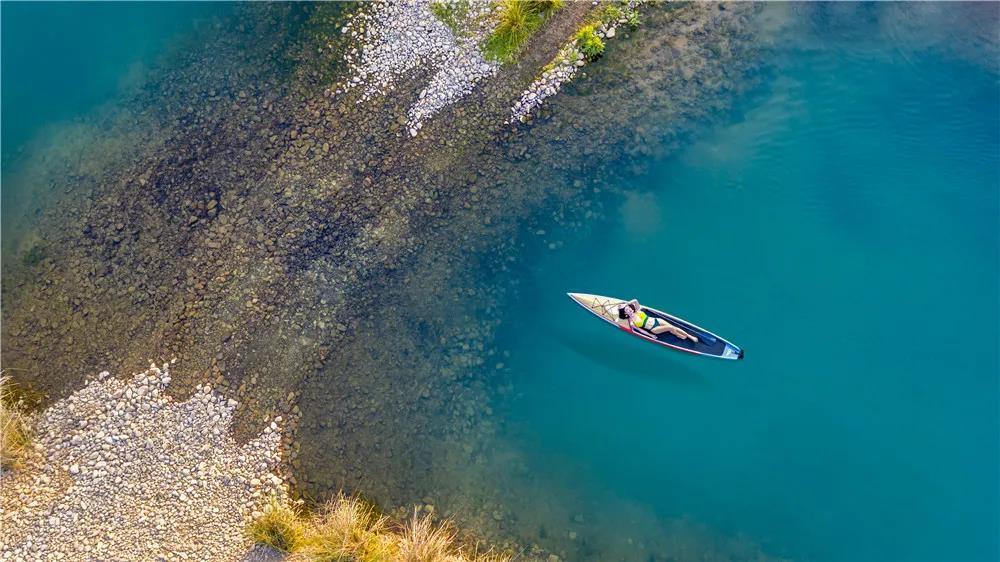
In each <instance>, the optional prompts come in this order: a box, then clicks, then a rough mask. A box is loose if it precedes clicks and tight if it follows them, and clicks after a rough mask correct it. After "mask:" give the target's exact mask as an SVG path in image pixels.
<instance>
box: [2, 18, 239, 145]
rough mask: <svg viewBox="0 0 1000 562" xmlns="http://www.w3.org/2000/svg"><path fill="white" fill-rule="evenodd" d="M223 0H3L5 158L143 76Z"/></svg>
mask: <svg viewBox="0 0 1000 562" xmlns="http://www.w3.org/2000/svg"><path fill="white" fill-rule="evenodd" d="M232 6H233V4H231V3H226V2H4V3H3V4H2V8H0V25H2V33H0V37H2V49H3V65H2V70H0V72H2V81H3V99H2V105H0V107H2V128H3V158H4V159H5V160H6V159H7V158H8V157H9V156H11V155H12V154H13V153H15V152H16V151H17V150H18V149H19V148H21V147H22V145H23V144H24V143H25V142H27V141H29V140H30V139H31V138H32V137H33V136H34V135H35V134H37V133H38V131H39V130H40V129H42V128H43V127H45V126H46V125H49V124H52V123H55V122H58V121H62V120H67V119H74V118H77V117H80V116H82V115H85V114H87V113H88V112H89V111H91V110H93V109H94V108H95V107H97V106H99V105H101V104H102V103H105V102H108V101H110V100H112V99H113V98H114V97H115V95H116V94H117V93H118V92H120V91H122V89H123V88H128V87H130V86H135V85H138V83H140V81H141V80H142V79H143V78H144V77H145V73H146V72H147V71H148V69H149V68H150V67H151V66H152V65H154V64H155V63H156V61H157V59H158V58H159V57H160V56H161V55H162V54H163V52H164V51H165V50H166V49H168V48H169V46H170V43H171V41H172V40H175V39H178V38H181V37H183V36H184V34H185V33H186V32H190V31H192V30H193V29H195V27H196V26H197V25H199V24H205V23H207V22H209V21H210V18H211V17H213V16H220V15H223V14H226V13H228V12H230V11H231V10H232Z"/></svg>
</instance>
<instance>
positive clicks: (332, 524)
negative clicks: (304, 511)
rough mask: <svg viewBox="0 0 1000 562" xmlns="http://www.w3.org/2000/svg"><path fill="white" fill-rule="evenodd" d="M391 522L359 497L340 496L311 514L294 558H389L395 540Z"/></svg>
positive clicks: (360, 561) (381, 561)
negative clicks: (390, 529) (390, 528)
mask: <svg viewBox="0 0 1000 562" xmlns="http://www.w3.org/2000/svg"><path fill="white" fill-rule="evenodd" d="M388 522H389V520H388V519H387V518H385V517H383V516H381V515H379V514H378V513H376V512H375V509H374V508H372V507H371V506H370V505H368V504H366V503H364V502H363V501H361V500H360V499H358V498H348V497H345V496H339V497H337V498H336V499H334V500H331V501H329V502H327V503H326V505H324V506H323V507H322V508H321V509H320V510H319V511H318V512H317V513H316V514H315V515H314V516H313V517H312V518H310V520H309V522H308V524H307V527H306V530H305V536H304V538H303V540H302V546H301V548H299V549H298V550H297V551H296V552H295V556H294V557H293V560H308V561H317V562H320V561H324V562H325V561H331V562H332V561H351V562H389V561H391V560H393V555H394V553H395V541H394V540H393V537H392V536H391V534H390V533H389V532H388Z"/></svg>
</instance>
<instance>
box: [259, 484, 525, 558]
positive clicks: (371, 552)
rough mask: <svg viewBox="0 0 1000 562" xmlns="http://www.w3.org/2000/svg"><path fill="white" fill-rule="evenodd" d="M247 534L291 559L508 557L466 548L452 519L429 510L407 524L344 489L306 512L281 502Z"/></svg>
mask: <svg viewBox="0 0 1000 562" xmlns="http://www.w3.org/2000/svg"><path fill="white" fill-rule="evenodd" d="M247 534H248V535H249V536H250V537H251V538H252V539H253V540H254V541H255V542H257V543H261V544H265V545H267V546H270V547H271V548H273V549H275V550H280V551H282V552H285V553H288V554H290V557H289V558H288V560H289V562H510V559H511V557H510V556H509V555H507V554H498V553H495V552H492V551H489V552H486V553H482V554H480V553H479V552H478V551H474V552H471V553H463V552H462V550H461V549H460V546H459V544H458V542H457V540H456V539H457V533H456V531H455V530H454V527H453V526H452V525H451V523H450V522H449V521H445V522H443V523H440V524H436V525H435V524H434V523H433V521H432V520H431V517H430V515H425V516H420V515H419V514H418V513H417V511H414V512H413V518H412V519H411V520H410V521H408V522H406V523H405V524H403V525H390V524H389V519H388V518H386V517H384V516H382V515H380V514H379V513H378V512H377V511H376V510H375V508H373V507H372V506H371V505H369V504H368V503H365V502H364V501H363V500H361V499H359V498H356V497H354V498H349V497H346V496H344V495H343V494H341V495H338V496H337V497H335V498H333V499H331V500H330V501H329V502H327V503H326V504H325V505H323V506H322V507H321V508H320V509H319V510H318V511H316V512H314V513H312V514H311V515H310V516H308V517H307V516H305V515H304V514H302V513H300V512H299V511H296V510H293V509H290V508H287V507H284V506H282V505H279V504H278V503H272V504H271V505H269V506H268V508H267V510H266V511H265V512H264V515H263V516H262V517H261V518H259V519H257V520H256V521H254V522H252V523H251V524H250V526H249V528H248V531H247Z"/></svg>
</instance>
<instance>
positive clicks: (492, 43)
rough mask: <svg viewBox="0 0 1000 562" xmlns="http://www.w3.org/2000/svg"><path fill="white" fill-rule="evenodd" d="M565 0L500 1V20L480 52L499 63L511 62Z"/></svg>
mask: <svg viewBox="0 0 1000 562" xmlns="http://www.w3.org/2000/svg"><path fill="white" fill-rule="evenodd" d="M564 5H565V1H564V0H501V1H500V3H499V7H500V23H499V24H498V25H497V27H496V29H495V30H493V33H491V34H490V36H489V37H487V38H486V41H485V42H484V43H483V46H482V48H483V54H484V55H486V57H487V58H490V59H493V60H496V61H499V62H501V63H509V62H513V61H514V60H515V59H516V58H517V55H518V53H520V52H521V48H522V47H523V46H524V44H525V43H526V42H527V41H528V38H529V37H531V34H532V33H534V32H535V30H536V29H538V28H539V26H541V25H542V23H543V22H544V21H545V19H546V18H548V17H549V16H551V15H552V14H553V13H554V12H555V11H556V10H558V9H560V8H562V7H563V6H564Z"/></svg>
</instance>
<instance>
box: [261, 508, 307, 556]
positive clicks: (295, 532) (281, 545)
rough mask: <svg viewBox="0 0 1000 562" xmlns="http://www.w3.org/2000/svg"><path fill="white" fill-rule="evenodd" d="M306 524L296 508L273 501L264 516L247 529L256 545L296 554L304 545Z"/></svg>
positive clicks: (265, 509)
mask: <svg viewBox="0 0 1000 562" xmlns="http://www.w3.org/2000/svg"><path fill="white" fill-rule="evenodd" d="M305 533H306V523H305V521H303V519H302V516H301V514H300V513H299V511H298V510H297V509H295V508H292V507H289V506H287V505H284V504H280V503H278V502H277V501H272V502H271V503H270V504H268V506H267V507H266V508H264V515H262V516H261V517H259V518H257V519H255V520H254V521H252V522H251V523H250V526H249V527H248V528H247V535H248V536H249V537H250V538H251V539H252V540H253V542H255V543H259V544H264V545H267V546H269V547H271V548H273V549H274V550H278V551H281V552H294V551H296V550H297V549H298V548H300V547H301V546H302V544H303V538H304V537H305Z"/></svg>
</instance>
